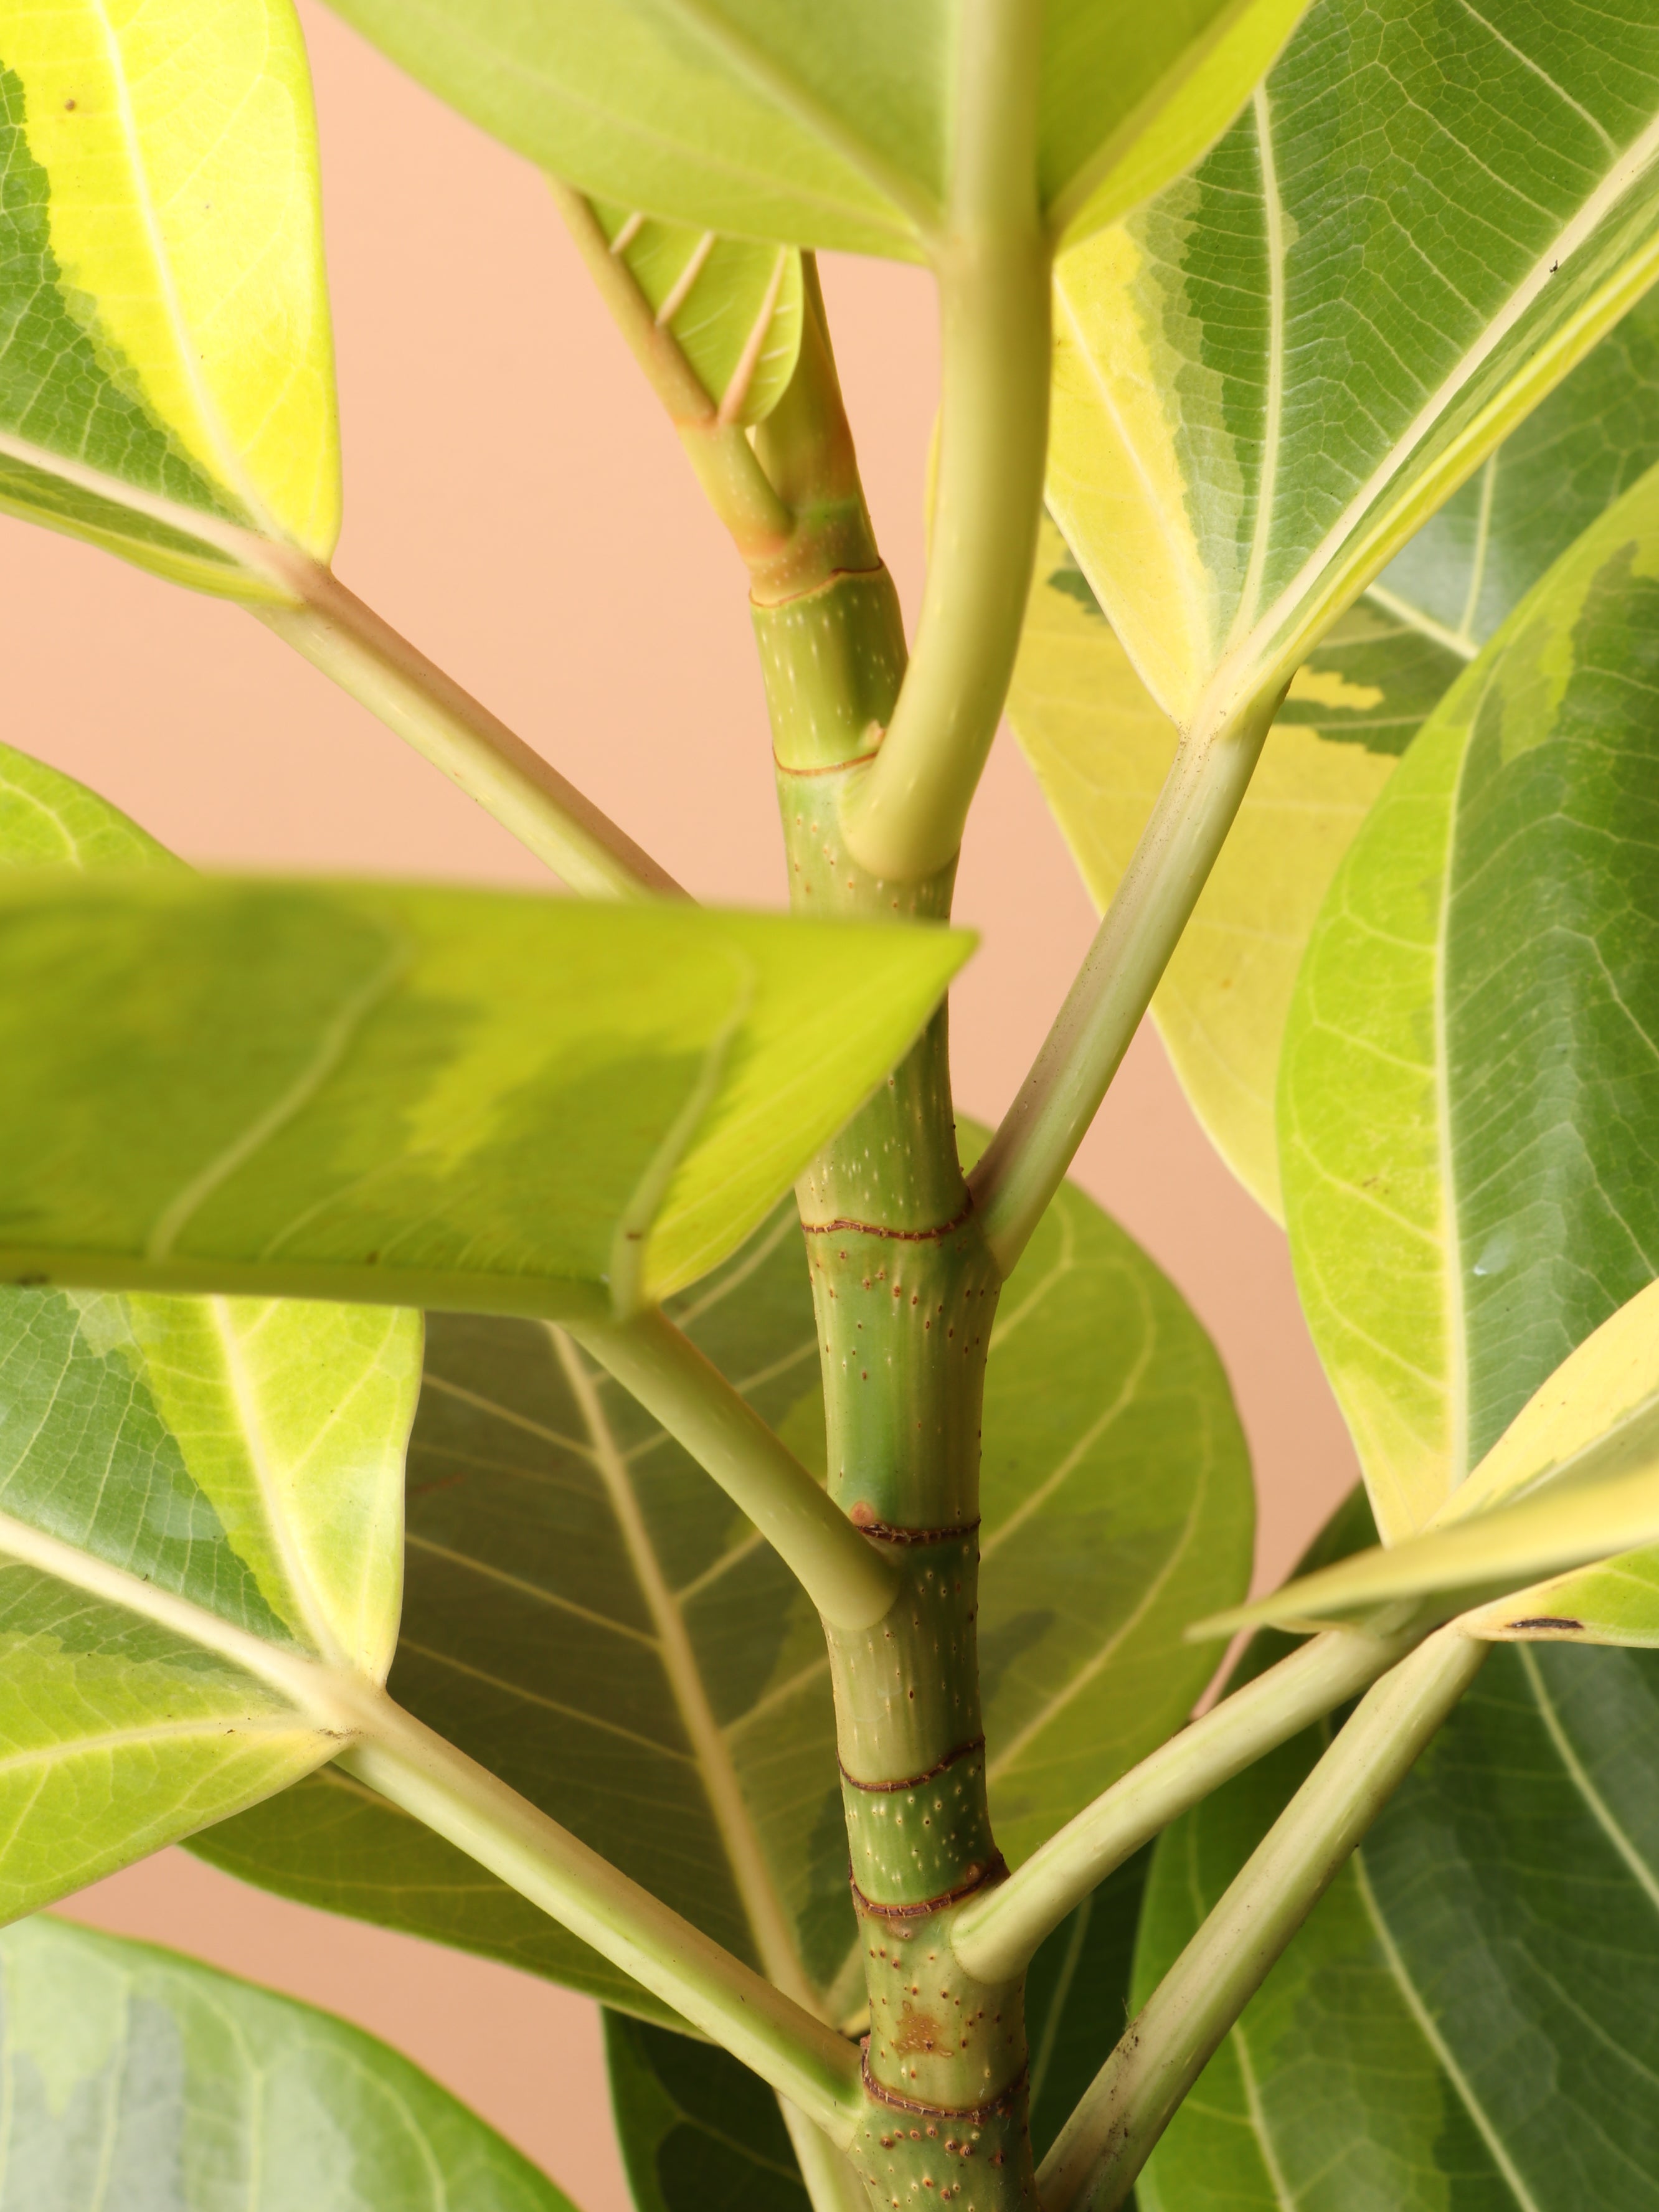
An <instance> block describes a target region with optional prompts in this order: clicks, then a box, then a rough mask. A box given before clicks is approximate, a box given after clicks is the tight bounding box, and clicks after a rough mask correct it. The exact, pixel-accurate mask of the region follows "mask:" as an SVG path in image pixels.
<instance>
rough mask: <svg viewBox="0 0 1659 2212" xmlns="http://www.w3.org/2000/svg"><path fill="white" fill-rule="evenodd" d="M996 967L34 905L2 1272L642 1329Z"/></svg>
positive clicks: (513, 920) (861, 946)
mask: <svg viewBox="0 0 1659 2212" xmlns="http://www.w3.org/2000/svg"><path fill="white" fill-rule="evenodd" d="M969 945H970V940H969V939H967V938H965V937H963V935H961V934H960V933H949V932H945V931H943V930H939V929H930V928H924V927H867V926H854V925H842V924H833V925H825V924H814V923H809V922H799V921H783V920H771V919H769V918H765V917H762V916H757V915H714V914H708V913H702V912H696V911H688V910H687V909H685V908H683V907H675V908H667V907H657V908H635V909H633V910H631V911H630V910H626V909H623V908H617V907H599V906H592V905H584V904H579V903H577V902H574V901H565V900H553V899H538V898H529V897H507V896H495V895H490V894H486V893H471V892H465V891H448V890H404V889H398V888H394V887H391V886H384V887H382V886H373V887H371V886H368V885H362V886H353V885H344V884H341V885H336V886H318V885H309V884H307V885H300V884H294V885H280V884H233V883H220V884H205V883H201V882H198V881H196V880H193V879H191V880H184V881H179V882H173V881H167V882H165V883H162V882H159V881H158V882H157V883H156V884H154V885H152V886H143V887H141V886H139V885H137V884H122V885H120V886H118V887H116V886H113V885H110V886H106V885H101V884H92V883H88V884H84V885H81V886H76V885H72V884H66V885H64V886H63V887H61V888H60V887H57V886H53V885H49V884H42V883H41V882H39V881H37V882H34V883H33V884H25V885H23V887H22V888H21V890H18V889H16V888H7V889H5V890H0V1003H3V1006H4V1012H3V1014H0V1056H3V1059H4V1060H5V1064H6V1066H8V1068H9V1070H11V1071H12V1072H13V1079H12V1080H10V1081H9V1083H8V1085H7V1086H6V1090H5V1092H4V1095H3V1099H0V1153H3V1158H4V1161H5V1166H4V1167H3V1168H0V1255H3V1258H0V1266H3V1267H4V1268H5V1269H6V1270H7V1271H8V1272H9V1273H11V1274H12V1275H13V1276H14V1277H16V1276H19V1275H22V1276H32V1277H34V1278H36V1279H43V1278H44V1279H48V1280H57V1281H72V1282H80V1283H82V1284H86V1283H92V1284H94V1285H100V1284H111V1283H113V1284H116V1285H129V1284H133V1285H143V1286H144V1287H146V1288H154V1289H156V1290H166V1289H173V1288H176V1289H182V1290H198V1289H200V1290H240V1289H250V1290H258V1291H269V1292H277V1293H298V1294H301V1295H307V1296H311V1297H334V1296H337V1297H368V1298H374V1299H386V1300H388V1301H398V1300H401V1301H406V1302H408V1303H410V1304H428V1305H452V1306H461V1307H471V1308H472V1309H474V1310H477V1308H478V1307H480V1306H482V1307H483V1308H484V1309H485V1310H489V1309H490V1308H491V1307H495V1308H496V1309H500V1308H502V1307H505V1308H506V1309H507V1310H514V1309H515V1308H516V1310H520V1311H526V1310H528V1311H530V1312H536V1313H547V1312H556V1313H564V1314H571V1313H574V1314H582V1313H586V1314H589V1315H593V1314H599V1313H602V1312H607V1311H610V1310H622V1311H626V1310H629V1309H630V1308H632V1307H634V1306H635V1305H637V1304H640V1303H641V1302H642V1301H644V1300H646V1299H649V1298H653V1297H659V1296H661V1295H662V1294H664V1293H665V1292H667V1291H673V1290H676V1289H678V1288H679V1287H680V1286H681V1285H684V1283H686V1282H687V1281H689V1280H690V1279H694V1278H695V1277H696V1276H697V1275H699V1274H701V1273H703V1272H704V1271H705V1270H706V1269H707V1268H708V1267H711V1266H713V1265H714V1264H716V1263H717V1262H718V1261H720V1259H722V1258H723V1257H724V1256H725V1255H726V1254H727V1253H729V1252H730V1251H731V1250H732V1248H733V1247H734V1246H735V1245H736V1244H738V1243H739V1242H741V1240H742V1238H743V1237H744V1236H745V1235H746V1234H747V1233H748V1231H750V1229H751V1228H752V1227H753V1226H754V1225H755V1224H756V1222H757V1221H758V1220H759V1219H760V1218H762V1217H763V1215H764V1214H765V1213H766V1212H767V1211H768V1209H769V1207H770V1206H772V1205H773V1204H774V1203H775V1200H776V1199H777V1196H778V1194H779V1192H780V1190H781V1189H784V1188H787V1186H788V1184H789V1182H790V1181H791V1179H792V1178H793V1176H794V1175H795V1174H796V1173H797V1172H798V1171H799V1169H800V1167H801V1166H802V1165H803V1164H805V1161H806V1160H807V1159H808V1158H810V1157H811V1154H812V1152H814V1151H815V1150H816V1149H817V1146H819V1145H820V1144H821V1143H823V1140H824V1139H826V1138H827V1137H829V1135H830V1134H831V1133H833V1132H834V1131H835V1130H836V1128H837V1127H839V1126H840V1125H841V1123H842V1121H845V1120H846V1118H847V1116H848V1114H850V1113H851V1112H852V1111H853V1109H854V1108H855V1107H856V1106H857V1105H858V1104H860V1102H861V1101H862V1100H863V1098H864V1097H866V1095H867V1094H868V1092H869V1091H871V1089H872V1087H873V1086H874V1085H875V1084H876V1083H877V1082H878V1081H879V1080H880V1079H881V1078H882V1076H883V1075H884V1074H885V1073H886V1071H887V1070H888V1069H889V1068H890V1066H892V1064H893V1062H894V1061H895V1060H896V1059H897V1058H898V1057H899V1056H900V1054H902V1051H903V1049H904V1048H905V1046H906V1045H907V1044H908V1042H909V1041H910V1039H911V1037H912V1036H914V1035H915V1032H916V1030H918V1029H919V1028H920V1027H921V1024H922V1022H923V1021H924V1020H925V1018H927V1014H928V1013H929V1012H931V1011H932V1009H933V1005H934V1004H935V1002H936V1001H937V1000H938V998H939V994H940V993H941V992H942V991H943V989H944V987H945V983H946V981H948V980H949V978H950V976H951V975H952V974H953V973H954V972H955V970H956V969H957V967H958V966H960V964H961V963H962V961H963V958H964V957H965V956H966V954H967V952H968V951H969Z"/></svg>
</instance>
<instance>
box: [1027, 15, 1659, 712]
mask: <svg viewBox="0 0 1659 2212" xmlns="http://www.w3.org/2000/svg"><path fill="white" fill-rule="evenodd" d="M1541 149H1547V152H1545V153H1541ZM1656 152H1659V18H1656V17H1654V16H1652V15H1650V13H1648V12H1647V11H1646V10H1638V11H1637V12H1636V13H1634V14H1631V13H1628V12H1627V13H1626V15H1624V16H1622V17H1621V18H1620V20H1619V21H1617V22H1614V21H1609V20H1606V19H1603V18H1602V17H1601V16H1590V15H1581V14H1579V13H1576V12H1574V11H1571V10H1567V11H1563V10H1560V9H1553V10H1541V9H1538V8H1536V7H1535V6H1534V4H1533V0H1493V4H1492V5H1491V6H1489V7H1487V8H1486V9H1473V8H1457V9H1449V8H1446V7H1444V6H1443V5H1442V4H1441V0H1391V4H1390V5H1389V6H1387V7H1385V8H1377V7H1376V6H1373V5H1372V4H1370V0H1316V5H1315V6H1314V7H1313V8H1312V9H1310V12H1309V13H1308V15H1306V16H1305V17H1304V20H1303V21H1302V24H1301V26H1300V27H1299V29H1298V30H1297V33H1296V35H1295V37H1294V38H1293V39H1292V40H1291V43H1290V45H1289V46H1288V47H1287V48H1286V49H1285V53H1284V55H1283V56H1282V58H1280V60H1279V63H1278V64H1277V65H1276V66H1275V68H1274V69H1273V71H1272V72H1271V74H1270V76H1268V78H1267V82H1266V83H1265V84H1264V85H1263V86H1262V87H1261V88H1259V89H1258V90H1257V92H1256V93H1255V95H1254V96H1253V101H1252V104H1251V106H1249V107H1248V108H1247V109H1246V110H1245V111H1244V112H1243V114H1242V115H1241V117H1240V118H1239V120H1238V122H1237V124H1236V125H1234V127H1233V129H1232V130H1231V131H1230V132H1229V133H1228V135H1227V137H1225V139H1224V140H1223V141H1222V142H1221V143H1220V144H1219V145H1218V146H1217V147H1216V149H1215V150H1214V151H1213V152H1212V154H1211V155H1209V156H1208V157H1207V158H1206V160H1205V161H1203V162H1202V163H1201V164H1200V166H1199V167H1197V168H1196V169H1195V170H1194V172H1193V173H1192V174H1191V175H1190V176H1189V177H1187V178H1184V179H1182V180H1181V181H1180V182H1178V183H1176V184H1175V185H1172V186H1170V189H1169V191H1167V192H1166V193H1165V194H1164V195H1163V196H1161V197H1159V199H1158V200H1157V201H1156V202H1154V203H1153V204H1152V205H1150V206H1149V207H1147V208H1146V209H1145V210H1143V211H1142V212H1141V213H1140V214H1139V215H1138V216H1135V217H1134V218H1133V221H1132V222H1130V223H1128V224H1127V226H1124V227H1121V228H1116V229H1114V230H1110V231H1108V232H1103V234H1101V235H1100V236H1099V237H1098V238H1097V239H1095V240H1091V241H1089V242H1088V243H1086V244H1085V245H1084V246H1079V247H1078V248H1077V249H1076V250H1074V251H1073V252H1071V253H1069V254H1067V255H1066V256H1064V257H1063V258H1062V259H1061V261H1060V264H1059V267H1058V270H1057V272H1056V307H1057V313H1056V361H1055V374H1054V430H1053V440H1052V444H1051V448H1050V458H1049V478H1048V482H1049V494H1048V495H1049V503H1050V506H1051V507H1052V508H1053V510H1054V515H1055V518H1056V520H1058V522H1059V524H1060V528H1061V529H1062V531H1063V532H1065V535H1066V539H1067V542H1068V543H1069V544H1071V546H1072V547H1073V550H1074V551H1075V552H1076V553H1077V555H1078V557H1079V560H1080V561H1081V562H1082V564H1083V568H1084V569H1085V573H1086V574H1087V575H1088V578H1089V580H1090V582H1091V585H1092V586H1093V587H1094V590H1095V593H1096V596H1097V598H1098V599H1099V600H1100V602H1101V604H1102V605H1103V607H1104V608H1105V609H1106V611H1107V613H1108V615H1109V617H1110V618H1111V623H1112V626H1113V629H1115V631H1116V633H1117V635H1118V636H1119V637H1120V638H1121V640H1122V641H1123V644H1124V646H1125V647H1126V648H1127V651H1128V653H1129V655H1130V657H1131V659H1133V662H1134V664H1135V665H1136V667H1137V668H1138V669H1139V672H1140V674H1141V676H1142V678H1144V680H1145V681H1146V684H1147V685H1148V687H1149V689H1150V690H1151V691H1152V695H1153V696H1154V697H1155V698H1156V699H1157V700H1158V702H1159V704H1160V705H1161V706H1162V707H1163V708H1164V710H1165V711H1166V712H1167V713H1168V714H1170V715H1171V716H1172V717H1173V719H1174V720H1175V721H1176V723H1177V724H1178V725H1179V726H1182V728H1188V727H1193V728H1197V729H1199V730H1200V731H1208V730H1212V729H1214V728H1216V727H1218V726H1222V725H1223V724H1224V723H1225V721H1226V720H1227V719H1228V717H1229V716H1230V715H1231V714H1234V713H1236V712H1237V711H1240V710H1242V709H1243V708H1245V707H1246V706H1248V705H1249V702H1251V701H1252V700H1254V699H1255V698H1257V697H1259V696H1262V695H1264V694H1267V693H1268V692H1270V691H1271V690H1273V688H1275V687H1276V686H1277V685H1279V684H1283V683H1284V682H1285V679H1286V678H1289V677H1290V676H1291V673H1292V672H1293V671H1295V670H1296V668H1297V666H1298V665H1300V664H1301V663H1302V662H1303V661H1304V660H1305V659H1307V657H1308V653H1309V651H1310V647H1312V646H1313V645H1314V644H1315V643H1316V641H1318V639H1319V638H1320V637H1321V636H1322V635H1323V634H1324V633H1325V632H1326V631H1327V630H1328V629H1329V627H1330V624H1331V623H1332V622H1333V621H1334V618H1335V617H1336V616H1337V615H1338V614H1339V613H1340V611H1342V610H1343V609H1344V608H1345V607H1346V605H1348V604H1349V603H1350V602H1351V601H1352V599H1353V598H1354V596H1355V595H1356V593H1357V592H1358V591H1359V590H1361V589H1362V588H1363V586H1364V585H1365V584H1366V583H1367V582H1369V581H1370V579H1371V578H1372V577H1373V576H1374V575H1376V573H1377V571H1378V570H1379V569H1380V568H1382V567H1383V564H1384V562H1387V561H1388V559H1389V557H1390V556H1391V555H1392V554H1394V553H1395V551H1397V550H1399V548H1400V547H1401V545H1402V544H1404V543H1405V542H1406V541H1407V539H1408V538H1410V537H1411V535H1412V534H1413V532H1414V531H1415V530H1416V528H1417V527H1418V526H1419V524H1420V523H1421V522H1422V521H1423V520H1425V517H1426V516H1427V515H1429V514H1430V513H1432V512H1433V511H1434V509H1435V508H1436V507H1438V506H1439V505H1440V503H1441V502H1442V501H1443V500H1444V499H1445V498H1446V496H1447V495H1448V494H1449V492H1451V491H1453V490H1454V489H1455V488H1456V487H1457V486H1458V485H1459V484H1460V483H1462V482H1463V481H1464V479H1465V478H1466V477H1468V476H1469V475H1470V474H1471V473H1472V472H1473V471H1474V469H1475V468H1476V467H1477V466H1478V465H1479V464H1480V460H1481V459H1483V458H1484V456H1485V455H1486V453H1488V452H1489V451H1490V450H1491V448H1492V447H1493V446H1494V445H1496V444H1497V443H1498V441H1499V440H1500V439H1501V438H1502V437H1503V436H1504V435H1505V433H1506V432H1507V431H1508V430H1509V429H1510V428H1512V427H1513V425H1514V424H1515V423H1516V422H1517V421H1518V420H1519V418H1520V417H1521V416H1522V415H1524V414H1525V412H1526V411H1527V410H1528V408H1529V407H1530V406H1532V405H1533V404H1534V403H1535V402H1536V401H1537V400H1538V399H1540V398H1541V397H1542V396H1543V394H1544V393H1545V392H1547V391H1548V390H1549V389H1550V388H1551V386H1553V384H1554V383H1555V382H1556V381H1557V380H1559V378H1560V377H1561V376H1562V375H1564V374H1565V372H1566V371H1567V370H1568V369H1569V368H1571V367H1572V365H1573V363H1574V362H1576V361H1577V360H1578V359H1579V358H1580V357H1581V356H1583V354H1584V353H1585V352H1586V351H1587V350H1588V349H1589V347H1590V346H1591V345H1593V344H1594V343H1595V340H1596V339H1597V338H1598V337H1600V336H1601V333H1602V332H1603V331H1606V330H1607V328H1608V327H1609V326H1610V325H1611V324H1612V323H1613V321H1614V320H1616V319H1617V318H1618V317H1619V316H1620V314H1621V313H1623V312H1624V310H1625V309H1626V307H1629V305H1630V304H1631V302H1632V301H1633V300H1634V299H1635V298H1637V297H1638V295H1640V293H1641V292H1642V291H1643V290H1644V289H1645V288H1646V286H1647V285H1648V283H1650V281H1651V280H1652V277H1653V276H1654V275H1655V274H1656V273H1659V167H1656V163H1655V158H1654V157H1655V155H1656Z"/></svg>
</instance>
